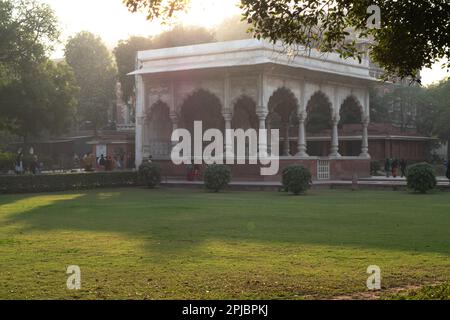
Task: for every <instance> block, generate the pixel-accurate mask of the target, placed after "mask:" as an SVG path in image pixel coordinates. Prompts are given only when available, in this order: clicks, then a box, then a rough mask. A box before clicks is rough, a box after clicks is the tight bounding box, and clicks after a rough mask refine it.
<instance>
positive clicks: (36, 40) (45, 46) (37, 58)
mask: <svg viewBox="0 0 450 320" xmlns="http://www.w3.org/2000/svg"><path fill="white" fill-rule="evenodd" d="M58 36H59V29H58V23H57V19H56V17H55V14H54V12H53V11H52V9H51V8H50V7H49V6H48V5H46V4H42V3H39V2H37V1H35V0H0V86H2V85H6V84H7V82H8V81H11V80H12V79H13V78H17V77H19V76H20V70H19V69H20V68H21V66H22V65H24V64H28V63H39V62H42V61H43V60H45V59H46V53H48V52H49V51H50V50H51V49H52V45H53V43H54V42H55V41H56V40H57V39H58Z"/></svg>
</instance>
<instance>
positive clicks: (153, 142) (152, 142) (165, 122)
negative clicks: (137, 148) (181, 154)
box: [144, 100, 172, 158]
mask: <svg viewBox="0 0 450 320" xmlns="http://www.w3.org/2000/svg"><path fill="white" fill-rule="evenodd" d="M145 117H146V121H145V123H146V126H145V127H144V135H145V141H146V148H147V151H148V154H147V156H152V157H154V158H160V157H166V156H167V155H168V154H169V151H170V145H171V135H172V123H171V119H170V107H169V105H168V104H167V103H165V102H163V101H162V100H157V101H156V102H155V103H153V104H152V105H151V106H150V107H149V108H148V109H147V110H146V115H145Z"/></svg>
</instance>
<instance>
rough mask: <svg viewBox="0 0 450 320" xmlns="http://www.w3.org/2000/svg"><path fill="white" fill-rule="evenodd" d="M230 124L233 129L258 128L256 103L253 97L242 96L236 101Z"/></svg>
mask: <svg viewBox="0 0 450 320" xmlns="http://www.w3.org/2000/svg"><path fill="white" fill-rule="evenodd" d="M231 126H232V127H233V128H234V129H244V130H247V129H258V116H257V115H256V103H255V102H254V101H253V99H251V98H249V97H246V96H243V97H241V98H239V99H238V100H237V101H236V103H235V105H234V112H233V119H232V121H231Z"/></svg>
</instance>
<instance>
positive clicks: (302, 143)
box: [297, 112, 309, 158]
mask: <svg viewBox="0 0 450 320" xmlns="http://www.w3.org/2000/svg"><path fill="white" fill-rule="evenodd" d="M305 122H306V112H302V113H299V115H298V153H297V157H302V158H306V157H309V155H308V154H307V153H306V150H307V145H306V130H305Z"/></svg>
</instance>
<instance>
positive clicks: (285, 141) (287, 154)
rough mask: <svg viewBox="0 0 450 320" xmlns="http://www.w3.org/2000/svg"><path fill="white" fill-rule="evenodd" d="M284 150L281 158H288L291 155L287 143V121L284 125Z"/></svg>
mask: <svg viewBox="0 0 450 320" xmlns="http://www.w3.org/2000/svg"><path fill="white" fill-rule="evenodd" d="M283 129H284V148H283V149H284V150H283V156H285V157H288V156H290V155H291V154H290V153H291V150H290V149H291V146H290V143H289V121H288V122H287V123H286V124H285V125H284V127H283Z"/></svg>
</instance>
